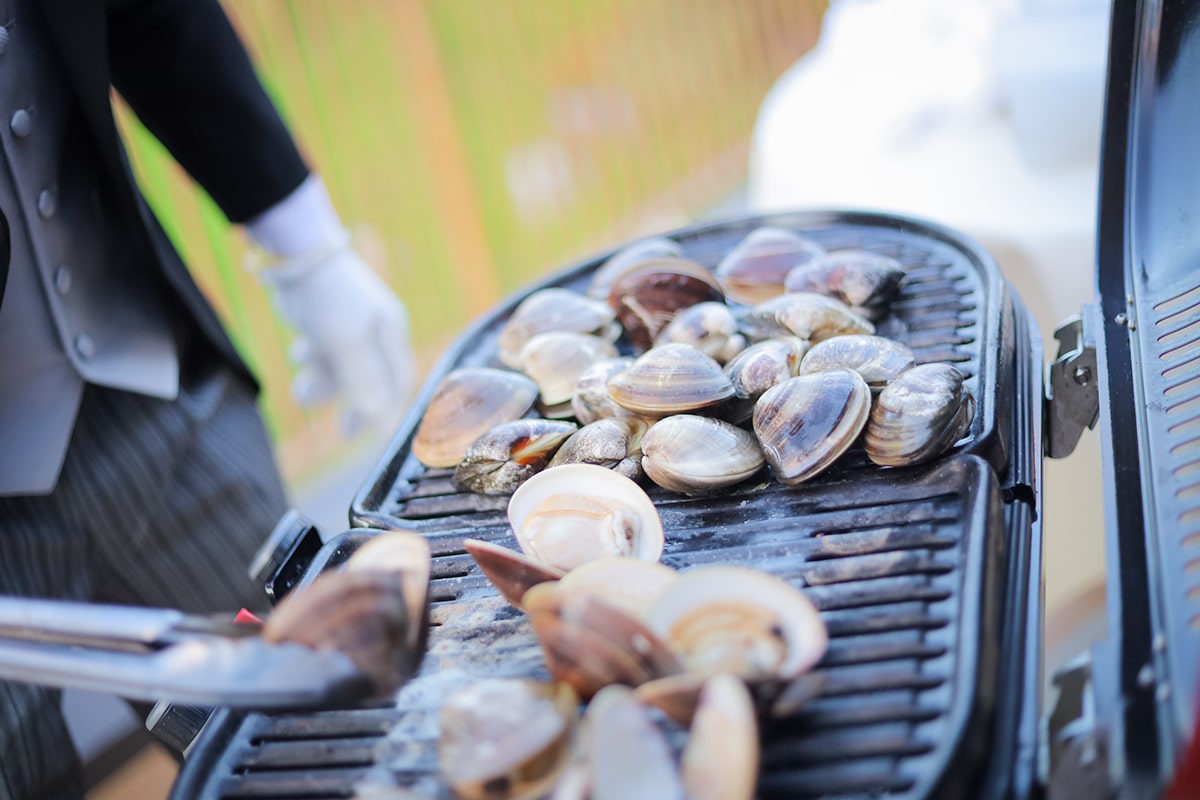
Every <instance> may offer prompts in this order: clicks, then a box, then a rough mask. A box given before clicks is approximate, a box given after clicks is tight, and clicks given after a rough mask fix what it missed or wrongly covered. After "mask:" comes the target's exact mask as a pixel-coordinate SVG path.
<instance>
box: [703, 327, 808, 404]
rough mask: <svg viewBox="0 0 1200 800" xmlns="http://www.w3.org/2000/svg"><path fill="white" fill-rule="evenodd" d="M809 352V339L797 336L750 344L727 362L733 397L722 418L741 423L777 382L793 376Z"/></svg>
mask: <svg viewBox="0 0 1200 800" xmlns="http://www.w3.org/2000/svg"><path fill="white" fill-rule="evenodd" d="M807 352H808V342H806V341H805V340H803V339H801V338H800V337H798V336H781V337H778V338H774V339H764V340H762V341H761V342H756V343H755V344H752V345H750V346H749V347H747V348H746V349H745V350H743V351H742V352H740V353H738V354H737V355H736V356H734V358H733V360H732V361H730V362H729V363H728V364H726V365H725V374H726V375H727V376H728V377H729V382H730V383H731V384H732V385H733V398H732V399H731V400H730V401H729V403H728V404H727V405H726V406H725V407H724V408H723V409H722V410H721V416H722V418H723V419H727V420H729V421H730V422H733V423H736V424H741V423H742V422H745V421H746V420H748V419H750V416H751V415H752V414H753V413H754V403H755V402H756V401H757V400H758V398H759V397H760V396H762V393H763V392H765V391H766V390H767V389H770V388H771V387H772V386H774V385H775V384H777V383H780V382H782V381H785V380H787V379H788V378H794V377H795V376H796V374H797V373H798V372H799V371H800V363H801V360H802V359H803V358H804V355H805V354H806V353H807Z"/></svg>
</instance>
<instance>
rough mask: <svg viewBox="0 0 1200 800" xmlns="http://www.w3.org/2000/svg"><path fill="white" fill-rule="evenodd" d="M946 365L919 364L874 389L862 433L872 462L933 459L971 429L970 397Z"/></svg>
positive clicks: (892, 464) (958, 375)
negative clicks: (872, 406) (875, 393)
mask: <svg viewBox="0 0 1200 800" xmlns="http://www.w3.org/2000/svg"><path fill="white" fill-rule="evenodd" d="M963 381H964V377H963V374H962V373H961V372H960V371H959V370H958V369H957V368H955V367H954V366H953V365H951V364H944V363H935V364H921V365H918V366H915V367H913V368H912V369H910V370H908V371H906V372H904V373H903V374H902V375H900V376H899V377H897V378H896V379H895V380H894V381H892V382H891V383H890V384H888V386H887V388H886V389H884V390H883V391H882V392H880V393H879V397H877V398H876V400H875V406H874V408H872V410H871V419H870V422H869V423H868V424H867V432H866V435H865V436H864V437H863V449H865V450H866V451H867V457H868V458H870V459H871V460H872V461H874V462H875V463H876V464H880V465H882V466H888V467H898V466H904V465H906V464H919V463H922V462H924V461H929V460H930V459H933V458H936V457H937V456H939V455H941V454H942V453H944V452H945V451H946V450H948V449H949V448H950V447H951V446H953V445H954V443H955V442H957V441H958V440H959V439H961V438H962V437H964V436H966V435H967V433H968V432H969V431H970V429H971V421H972V420H973V419H974V418H975V397H974V396H973V395H972V394H971V391H970V390H969V389H968V388H967V387H966V386H965V385H964V383H963Z"/></svg>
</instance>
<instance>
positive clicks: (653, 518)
mask: <svg viewBox="0 0 1200 800" xmlns="http://www.w3.org/2000/svg"><path fill="white" fill-rule="evenodd" d="M508 521H509V523H510V524H511V525H512V528H513V531H514V532H515V533H516V537H517V542H518V544H520V546H521V550H522V551H523V552H524V553H525V554H526V555H528V556H530V557H531V558H533V559H535V560H537V561H540V562H542V563H543V564H549V565H550V566H552V567H556V568H558V569H563V570H571V569H574V568H575V567H578V566H579V565H581V564H584V563H586V562H587V561H591V560H592V559H595V558H600V557H603V556H613V555H619V556H632V557H634V558H640V559H644V560H646V561H658V559H659V558H660V557H661V556H662V549H663V528H662V520H661V519H660V518H659V515H658V509H656V508H655V507H654V502H653V501H652V500H651V499H650V497H649V496H648V495H647V494H646V492H645V491H644V490H643V489H642V487H640V486H638V485H637V484H636V483H635V482H633V481H631V480H630V479H629V478H626V477H625V476H623V475H618V474H617V473H616V472H613V471H612V470H610V469H605V468H604V467H599V466H596V465H594V464H567V465H565V466H561V467H554V468H553V469H548V470H546V471H544V472H541V473H539V474H537V475H534V476H533V477H532V478H530V479H529V480H528V481H526V482H525V483H524V484H522V485H521V487H520V488H519V489H517V490H516V491H515V492H513V496H512V498H511V499H510V500H509V503H508Z"/></svg>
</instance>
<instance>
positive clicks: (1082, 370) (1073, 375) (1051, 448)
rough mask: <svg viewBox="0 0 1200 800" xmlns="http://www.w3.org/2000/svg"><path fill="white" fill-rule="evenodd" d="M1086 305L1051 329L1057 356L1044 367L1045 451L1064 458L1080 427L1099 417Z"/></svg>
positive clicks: (1092, 333) (1090, 317)
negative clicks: (1055, 343) (1054, 328)
mask: <svg viewBox="0 0 1200 800" xmlns="http://www.w3.org/2000/svg"><path fill="white" fill-rule="evenodd" d="M1090 311H1091V309H1090V308H1089V307H1086V306H1085V307H1084V311H1083V313H1080V314H1075V315H1073V316H1071V317H1069V318H1067V319H1066V320H1065V321H1064V322H1063V323H1062V324H1061V325H1059V326H1058V328H1057V329H1056V330H1055V331H1054V338H1055V339H1057V340H1058V358H1056V359H1054V361H1053V362H1052V363H1050V364H1048V365H1047V366H1046V405H1045V428H1046V434H1045V435H1046V454H1047V455H1048V456H1050V457H1051V458H1065V457H1066V456H1069V455H1071V453H1073V452H1074V451H1075V445H1077V444H1078V443H1079V437H1080V436H1082V435H1083V429H1084V428H1095V427H1096V421H1097V420H1098V419H1099V418H1100V390H1099V386H1098V376H1097V373H1096V336H1095V331H1094V323H1093V322H1092V320H1093V315H1092V314H1091V313H1090Z"/></svg>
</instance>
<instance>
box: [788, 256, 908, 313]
mask: <svg viewBox="0 0 1200 800" xmlns="http://www.w3.org/2000/svg"><path fill="white" fill-rule="evenodd" d="M903 279H904V268H903V267H902V266H901V265H900V262H899V261H897V260H896V259H894V258H891V257H889V256H885V255H881V254H879V253H872V252H870V251H867V250H832V251H830V252H828V253H825V254H824V255H822V256H820V257H818V258H816V259H814V260H812V261H810V262H809V263H807V264H802V265H800V266H797V267H795V268H794V269H793V270H792V271H791V272H789V273H788V274H787V278H786V279H785V280H784V284H783V285H784V288H785V289H787V291H789V292H818V293H820V294H827V295H830V296H832V297H836V298H837V299H839V300H841V301H842V302H843V303H845V304H846V305H848V306H850V307H851V308H852V309H854V310H855V311H856V312H857V313H859V314H862V315H863V316H865V317H867V318H869V319H878V318H879V317H881V316H883V314H884V313H886V311H887V307H888V304H889V303H890V302H891V300H892V298H893V297H895V295H896V292H897V290H898V289H899V288H900V282H901V281H902V280H903Z"/></svg>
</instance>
